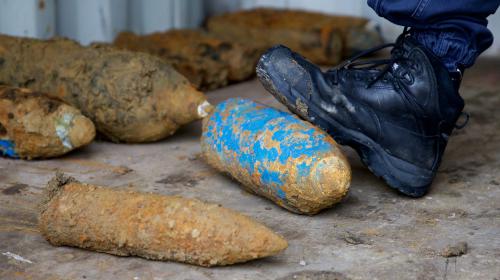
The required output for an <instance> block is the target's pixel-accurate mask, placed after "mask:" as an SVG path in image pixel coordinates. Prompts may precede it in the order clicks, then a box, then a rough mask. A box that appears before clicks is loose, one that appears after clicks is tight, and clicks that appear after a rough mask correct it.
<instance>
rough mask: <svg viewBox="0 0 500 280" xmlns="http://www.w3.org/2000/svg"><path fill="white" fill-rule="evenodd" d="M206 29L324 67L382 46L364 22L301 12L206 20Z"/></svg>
mask: <svg viewBox="0 0 500 280" xmlns="http://www.w3.org/2000/svg"><path fill="white" fill-rule="evenodd" d="M290 19H293V20H290ZM207 28H208V30H209V32H210V33H211V34H214V35H216V36H218V37H219V38H221V39H224V40H228V41H233V42H238V43H240V44H245V45H246V46H247V47H248V46H255V47H257V48H259V49H261V50H262V49H264V50H265V49H267V48H270V47H272V46H273V45H277V44H283V45H286V46H288V47H289V48H291V49H293V50H294V51H296V52H299V53H301V54H303V55H304V56H305V57H307V58H308V59H310V60H311V61H312V62H314V63H318V64H327V65H335V64H337V63H338V62H340V60H341V59H342V57H345V56H350V55H351V54H352V53H355V52H356V51H359V50H360V49H361V50H362V49H366V48H370V47H373V46H376V45H379V44H381V43H382V39H381V36H380V34H379V33H378V32H375V31H373V30H370V29H369V28H368V20H367V19H365V18H360V17H352V16H338V15H337V16H334V15H327V14H323V13H315V12H309V11H300V10H279V9H270V8H258V9H253V10H244V11H237V12H231V13H227V14H222V15H217V16H213V17H211V18H209V19H208V21H207Z"/></svg>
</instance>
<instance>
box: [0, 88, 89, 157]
mask: <svg viewBox="0 0 500 280" xmlns="http://www.w3.org/2000/svg"><path fill="white" fill-rule="evenodd" d="M95 133H96V132H95V127H94V124H93V123H92V121H91V120H89V119H88V118H86V117H85V116H83V115H82V113H81V112H80V111H79V110H78V109H76V108H74V107H72V106H69V105H66V104H64V103H62V102H61V101H59V100H55V99H52V98H49V97H47V96H46V95H45V94H42V93H39V92H33V91H31V90H29V89H23V88H15V87H9V86H0V155H4V156H7V157H11V158H23V159H36V158H50V157H57V156H61V155H64V154H66V153H68V152H70V151H72V150H74V149H77V148H80V147H83V146H85V145H88V144H90V143H91V142H92V140H93V139H94V137H95Z"/></svg>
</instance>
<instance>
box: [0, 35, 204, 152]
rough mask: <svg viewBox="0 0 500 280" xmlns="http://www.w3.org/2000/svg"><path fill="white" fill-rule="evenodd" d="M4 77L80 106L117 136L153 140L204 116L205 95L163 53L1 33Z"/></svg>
mask: <svg viewBox="0 0 500 280" xmlns="http://www.w3.org/2000/svg"><path fill="white" fill-rule="evenodd" d="M0 83H3V84H8V85H13V86H23V87H27V88H30V89H32V90H36V91H40V92H44V93H47V94H49V95H50V96H51V97H55V98H58V99H60V100H62V101H64V102H66V103H68V104H70V105H73V106H75V107H76V108H78V109H80V111H81V112H82V113H83V114H84V115H85V116H87V117H89V118H90V119H91V120H92V121H93V122H94V124H95V126H96V128H97V130H98V131H99V132H101V133H102V134H103V135H105V136H107V137H108V138H109V139H111V140H113V141H116V142H149V141H156V140H159V139H162V138H165V137H167V136H169V135H171V134H173V133H174V132H175V131H176V130H177V129H178V128H179V127H180V126H181V125H183V124H186V123H189V122H191V121H193V120H196V119H200V118H202V117H204V116H205V115H206V114H207V113H208V112H207V111H209V110H210V108H211V106H210V105H209V104H208V102H207V101H206V98H205V96H204V95H203V94H202V93H201V92H199V91H197V90H196V89H195V88H194V87H193V86H192V85H191V84H190V83H189V81H188V80H187V79H186V78H184V77H183V76H182V75H181V74H179V73H177V71H175V70H174V69H173V68H172V67H171V66H170V65H169V64H167V63H165V62H163V61H161V59H160V58H157V57H154V56H151V55H149V54H145V53H134V52H129V51H124V50H117V49H114V48H111V47H98V46H96V47H83V46H80V45H79V44H77V43H76V42H73V41H70V40H67V39H53V40H48V41H41V40H35V39H27V38H16V37H10V36H5V35H0Z"/></svg>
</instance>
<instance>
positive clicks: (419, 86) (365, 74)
mask: <svg viewBox="0 0 500 280" xmlns="http://www.w3.org/2000/svg"><path fill="white" fill-rule="evenodd" d="M385 47H393V49H392V51H391V57H390V58H388V59H380V60H371V61H358V59H359V58H360V57H362V56H364V55H366V54H369V53H372V52H376V51H378V50H380V49H382V48H385ZM458 73H459V72H457V73H453V74H452V73H449V72H448V71H447V69H446V68H445V67H444V66H443V65H442V63H441V62H440V61H439V59H437V58H436V57H435V56H434V55H433V54H431V53H430V52H429V51H427V50H426V49H425V48H424V47H423V46H421V45H420V44H419V43H417V42H416V41H414V40H413V39H412V38H411V37H409V36H408V35H407V34H405V33H404V34H403V35H402V36H400V38H399V39H398V40H397V42H396V43H395V44H388V45H384V46H381V47H379V48H374V49H371V50H368V51H366V52H363V53H361V54H360V55H358V56H356V57H354V58H352V59H350V60H347V61H346V62H344V63H342V64H341V65H339V66H337V67H335V68H334V69H332V70H329V71H327V72H325V73H323V72H321V70H320V69H319V68H318V67H317V66H315V65H313V64H312V63H310V62H308V61H307V60H305V59H304V58H303V57H301V56H300V55H299V54H297V53H294V52H292V51H291V50H290V49H288V48H286V47H284V46H276V47H273V48H271V49H270V50H269V51H267V53H265V54H264V55H263V56H262V58H261V59H260V62H259V64H258V66H257V75H258V77H259V79H260V81H261V82H262V84H263V85H264V87H265V88H266V89H267V90H268V91H269V92H271V93H272V94H273V95H274V96H275V97H276V98H277V99H278V100H279V101H281V102H282V103H283V104H285V105H286V106H287V107H288V108H289V109H290V110H291V111H292V112H294V113H296V114H297V115H299V116H300V117H302V118H303V119H305V120H307V121H309V122H311V123H313V124H315V125H317V126H319V127H320V128H322V129H324V130H326V131H327V132H328V133H330V134H331V135H332V136H333V138H334V139H335V140H336V141H337V142H338V143H340V144H344V145H349V146H351V147H353V148H354V149H355V150H356V151H357V152H358V154H359V155H360V157H361V159H362V161H363V163H364V164H365V165H366V166H367V167H368V168H369V169H370V170H371V171H372V172H373V173H374V174H375V175H376V176H378V177H381V178H383V179H384V180H385V181H386V182H387V184H388V185H389V186H391V187H392V188H395V189H397V190H399V191H400V192H402V193H404V194H406V195H409V196H412V197H420V196H423V195H424V194H425V193H426V192H427V191H428V189H429V186H430V185H431V183H432V180H433V179H434V177H435V175H436V172H437V169H438V167H439V165H440V162H441V158H442V155H443V152H444V150H445V147H446V144H447V142H448V137H449V136H450V135H451V133H452V130H453V129H454V128H455V124H456V122H457V120H458V118H459V117H460V115H461V113H462V109H463V107H464V101H463V99H462V98H461V97H460V95H459V93H458V87H459V86H460V79H461V77H460V75H459V74H458Z"/></svg>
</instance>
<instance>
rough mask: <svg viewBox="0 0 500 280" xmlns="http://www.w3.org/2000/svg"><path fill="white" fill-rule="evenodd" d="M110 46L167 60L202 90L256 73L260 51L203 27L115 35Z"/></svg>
mask: <svg viewBox="0 0 500 280" xmlns="http://www.w3.org/2000/svg"><path fill="white" fill-rule="evenodd" d="M113 45H114V46H116V47H118V48H122V49H128V50H132V51H142V52H147V53H150V54H153V55H156V56H159V57H161V58H162V59H163V60H164V61H165V62H167V63H170V64H172V65H173V66H174V68H175V69H176V70H177V71H179V72H180V73H181V74H183V75H184V76H186V77H187V78H188V79H189V80H190V81H191V83H193V84H194V85H196V86H197V87H198V88H201V89H206V90H210V89H216V88H219V87H222V86H225V85H227V84H228V82H232V81H242V80H246V79H248V78H250V77H251V76H253V75H254V74H255V66H256V65H257V61H258V60H259V57H260V52H258V51H257V50H256V49H255V48H250V47H247V46H245V45H242V44H237V43H234V42H230V41H224V40H220V39H218V38H216V37H215V36H213V35H211V34H209V33H206V32H204V31H202V30H192V29H178V30H169V31H166V32H157V33H152V34H147V35H136V34H133V33H130V32H122V33H120V34H118V36H117V37H116V39H115V41H114V42H113Z"/></svg>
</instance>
